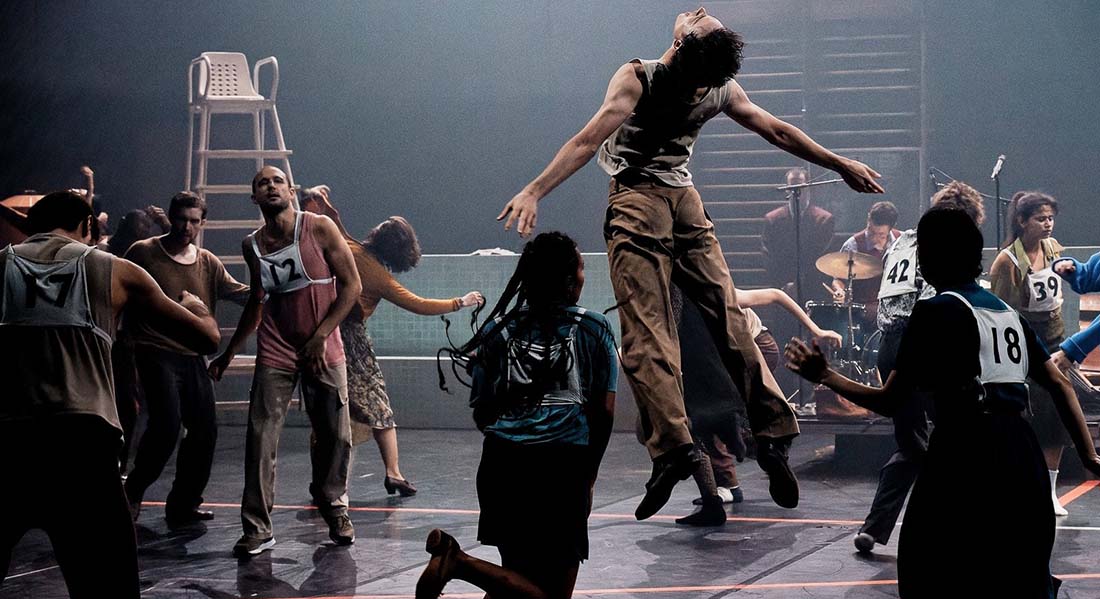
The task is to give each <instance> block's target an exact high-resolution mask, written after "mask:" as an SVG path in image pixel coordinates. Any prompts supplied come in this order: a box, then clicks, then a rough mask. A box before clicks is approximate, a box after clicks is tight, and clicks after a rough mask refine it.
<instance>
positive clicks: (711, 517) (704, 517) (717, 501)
mask: <svg viewBox="0 0 1100 599" xmlns="http://www.w3.org/2000/svg"><path fill="white" fill-rule="evenodd" d="M676 523H677V524H683V525H685V526H722V525H723V524H725V523H726V508H725V507H723V506H722V498H721V497H718V496H717V495H715V496H713V497H707V498H706V499H703V500H702V501H701V502H700V507H699V509H698V510H696V511H695V512H694V513H692V514H689V515H687V516H684V517H683V518H677V519H676Z"/></svg>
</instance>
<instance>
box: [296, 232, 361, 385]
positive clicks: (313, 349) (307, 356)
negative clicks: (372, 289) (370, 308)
mask: <svg viewBox="0 0 1100 599" xmlns="http://www.w3.org/2000/svg"><path fill="white" fill-rule="evenodd" d="M313 223H314V224H313V227H314V228H313V235H314V238H315V239H317V243H318V245H320V246H321V251H322V252H323V253H324V255H325V262H327V263H328V265H329V269H330V270H332V275H333V276H334V277H336V301H334V302H332V305H331V306H329V309H328V312H327V313H326V314H325V317H324V318H322V319H321V322H320V324H318V325H317V329H316V330H315V331H313V336H312V337H310V339H309V341H306V344H305V345H303V346H302V348H301V349H300V350H298V357H299V358H300V359H301V360H302V361H303V362H304V365H305V366H306V367H307V368H310V369H311V370H312V371H313V372H314V373H315V374H320V373H321V372H322V371H323V370H324V368H325V339H327V338H328V336H329V335H330V334H332V332H333V331H335V330H336V327H338V326H340V323H341V322H343V321H344V318H345V317H347V315H348V312H351V309H352V308H353V307H354V306H355V301H356V300H357V299H358V298H359V294H360V293H362V292H363V283H362V281H360V279H359V271H358V270H356V268H355V259H354V258H352V256H351V249H349V248H348V243H347V240H346V239H345V238H344V235H343V233H341V232H340V229H338V228H337V227H336V223H334V222H332V219H330V218H329V217H327V216H318V217H317V218H315V219H314V220H313Z"/></svg>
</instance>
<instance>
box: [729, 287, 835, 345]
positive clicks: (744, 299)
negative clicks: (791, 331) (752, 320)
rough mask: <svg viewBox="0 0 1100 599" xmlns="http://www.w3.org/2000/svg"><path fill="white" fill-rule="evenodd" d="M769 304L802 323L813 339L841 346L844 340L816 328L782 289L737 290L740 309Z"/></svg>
mask: <svg viewBox="0 0 1100 599" xmlns="http://www.w3.org/2000/svg"><path fill="white" fill-rule="evenodd" d="M771 304H779V306H780V307H782V308H783V309H784V310H786V311H787V312H789V313H790V314H791V315H792V316H794V317H795V318H797V319H798V321H799V322H801V323H802V326H804V327H806V328H807V329H809V330H810V334H811V335H813V336H814V338H815V339H819V340H820V339H824V340H825V341H827V342H829V343H832V344H834V345H837V346H840V345H842V344H843V342H844V338H843V337H841V336H840V333H837V332H836V331H829V330H826V329H823V328H821V327H819V326H817V323H816V322H814V321H813V319H811V318H810V315H809V314H806V311H805V310H803V309H802V307H801V306H799V305H798V303H797V302H795V301H794V300H793V299H791V296H789V295H787V294H786V292H784V291H783V290H782V289H738V290H737V305H739V306H741V307H742V308H755V307H757V306H767V305H771Z"/></svg>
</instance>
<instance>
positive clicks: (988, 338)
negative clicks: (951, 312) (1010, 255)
mask: <svg viewBox="0 0 1100 599" xmlns="http://www.w3.org/2000/svg"><path fill="white" fill-rule="evenodd" d="M943 295H950V296H953V297H955V298H957V299H958V300H959V301H961V302H962V303H963V304H966V307H967V308H970V312H971V314H973V315H974V320H975V321H976V322H977V324H978V335H979V338H980V343H981V349H980V352H979V360H980V361H981V375H980V376H979V378H980V379H981V382H982V384H983V385H986V384H989V383H1020V384H1024V383H1025V381H1026V380H1027V371H1028V355H1027V340H1026V339H1025V338H1024V327H1023V324H1022V323H1021V322H1020V315H1019V314H1018V313H1017V312H1016V311H1015V310H1013V309H1012V308H1010V307H1008V304H1005V303H1004V302H1001V304H1002V306H1003V309H1001V310H992V309H989V308H982V307H975V306H974V305H973V304H971V303H970V302H969V301H968V300H967V299H966V298H965V297H963V296H962V295H961V294H959V293H956V292H954V291H945V292H943Z"/></svg>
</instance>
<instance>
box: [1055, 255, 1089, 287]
mask: <svg viewBox="0 0 1100 599" xmlns="http://www.w3.org/2000/svg"><path fill="white" fill-rule="evenodd" d="M1063 260H1069V261H1072V262H1073V265H1074V266H1076V267H1077V271H1076V272H1074V273H1073V274H1072V275H1071V276H1070V278H1069V279H1067V280H1068V281H1069V286H1070V288H1072V289H1073V290H1074V291H1076V292H1077V293H1093V292H1095V291H1100V252H1097V253H1095V254H1093V255H1092V256H1091V257H1090V258H1089V261H1088V262H1085V263H1081V262H1079V261H1077V260H1076V259H1074V258H1059V259H1058V260H1055V262H1061V261H1063Z"/></svg>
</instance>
